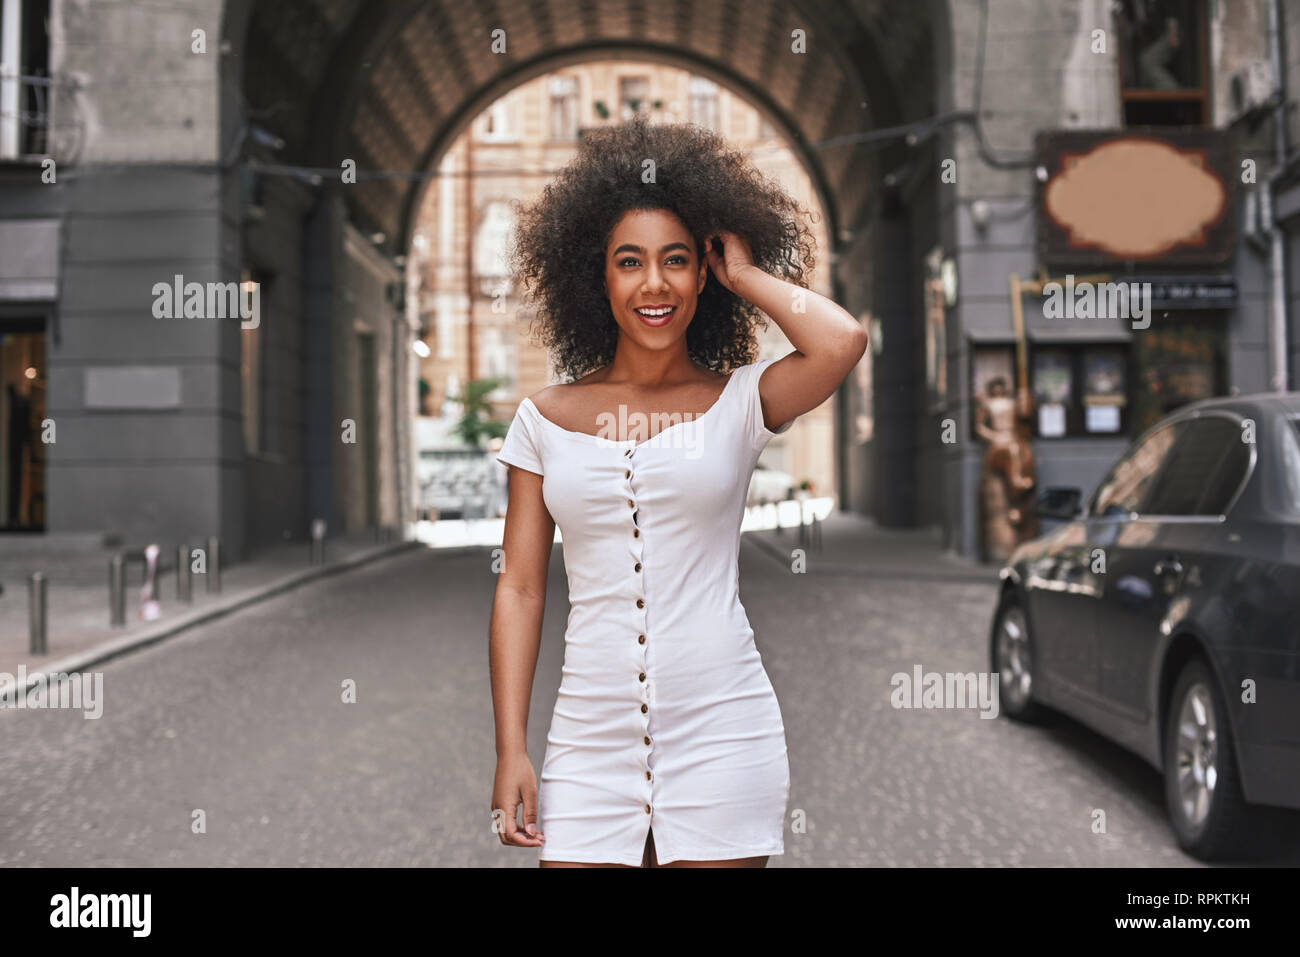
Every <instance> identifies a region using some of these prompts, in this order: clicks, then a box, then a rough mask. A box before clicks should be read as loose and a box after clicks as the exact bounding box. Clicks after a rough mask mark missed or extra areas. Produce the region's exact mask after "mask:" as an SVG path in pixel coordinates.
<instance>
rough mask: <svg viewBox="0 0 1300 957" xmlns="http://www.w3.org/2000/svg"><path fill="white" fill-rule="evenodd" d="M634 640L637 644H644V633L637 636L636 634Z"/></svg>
mask: <svg viewBox="0 0 1300 957" xmlns="http://www.w3.org/2000/svg"><path fill="white" fill-rule="evenodd" d="M636 640H637V644H640V645H644V644H645V635H637V636H636Z"/></svg>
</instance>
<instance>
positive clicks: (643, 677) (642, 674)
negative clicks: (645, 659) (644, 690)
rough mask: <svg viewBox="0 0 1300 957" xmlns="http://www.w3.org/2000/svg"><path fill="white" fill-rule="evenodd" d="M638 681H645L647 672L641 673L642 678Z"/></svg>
mask: <svg viewBox="0 0 1300 957" xmlns="http://www.w3.org/2000/svg"><path fill="white" fill-rule="evenodd" d="M636 680H637V681H645V672H644V671H643V672H641V676H640V677H639V678H637V679H636Z"/></svg>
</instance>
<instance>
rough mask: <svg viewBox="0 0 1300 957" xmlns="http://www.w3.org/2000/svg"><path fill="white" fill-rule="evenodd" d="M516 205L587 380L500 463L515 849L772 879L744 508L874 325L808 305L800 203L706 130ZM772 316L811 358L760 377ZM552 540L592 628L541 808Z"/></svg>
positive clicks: (771, 816) (653, 138) (781, 741)
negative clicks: (741, 574) (773, 457)
mask: <svg viewBox="0 0 1300 957" xmlns="http://www.w3.org/2000/svg"><path fill="white" fill-rule="evenodd" d="M519 212H520V218H519V228H518V230H517V232H516V234H515V242H514V248H513V249H512V250H511V257H510V258H511V262H512V264H513V267H514V269H515V272H516V277H517V278H518V279H520V280H521V281H522V282H523V283H524V284H525V285H527V287H528V288H529V289H530V291H531V292H532V293H533V295H534V298H535V300H536V302H537V307H538V319H539V322H540V327H541V330H542V336H541V339H542V341H543V344H544V345H545V346H547V347H548V348H549V350H550V351H551V354H552V357H553V360H554V361H555V365H556V366H557V367H558V369H559V371H560V373H561V374H562V375H567V376H568V377H570V378H571V380H572V381H569V382H567V383H565V384H561V385H553V386H549V387H548V388H545V389H542V390H541V391H540V392H537V393H536V394H535V395H532V396H530V397H528V398H526V399H525V400H524V401H523V402H522V403H521V404H520V406H519V409H518V411H517V412H516V414H515V417H514V421H513V422H512V423H511V425H510V429H509V431H508V433H507V435H506V438H505V441H504V443H503V444H502V447H501V451H500V454H499V456H498V458H499V460H500V461H502V462H504V463H506V464H507V465H508V466H510V468H509V505H508V508H507V511H506V523H505V538H504V543H503V544H504V555H505V558H504V564H503V566H502V570H501V575H500V578H499V579H498V580H497V588H496V597H495V600H494V602H493V606H492V621H491V626H490V633H491V636H490V652H489V657H490V669H491V678H492V697H493V706H494V710H495V716H496V749H497V768H496V780H495V782H494V783H493V788H492V808H493V815H494V820H495V821H496V826H497V831H498V833H499V835H500V838H501V841H502V843H503V844H507V845H511V846H518V847H536V848H539V858H540V862H541V864H542V866H563V865H568V866H599V865H605V866H619V865H621V866H628V867H637V866H647V865H648V866H651V867H657V866H734V867H762V866H764V865H765V864H766V863H767V858H768V856H769V855H772V854H781V853H784V842H783V834H784V824H785V813H786V802H787V798H788V795H789V784H790V771H789V763H788V761H787V756H786V745H785V728H784V725H783V723H782V720H781V711H780V708H779V706H778V704H777V699H776V695H775V693H774V692H773V689H772V684H771V682H770V681H769V680H768V676H767V673H766V671H765V670H764V668H763V665H762V662H761V660H760V658H759V653H758V651H757V649H756V648H755V645H754V633H753V630H752V629H751V628H750V625H749V621H748V619H747V618H746V615H745V610H744V608H743V607H742V606H741V604H740V600H739V597H738V592H737V588H738V577H737V574H738V573H737V561H738V553H739V547H740V525H741V520H742V518H743V516H744V507H745V498H746V492H747V489H748V485H749V479H750V475H751V474H752V472H753V469H754V465H755V463H756V462H757V460H758V455H759V453H760V452H761V451H762V449H763V447H764V446H765V445H766V444H767V442H768V441H769V440H770V439H771V438H772V437H773V436H774V435H776V434H778V433H780V432H784V431H786V430H787V429H788V428H789V427H790V426H791V425H792V424H793V422H794V420H795V418H796V417H798V416H799V415H802V414H803V413H804V412H807V411H808V410H809V409H813V408H816V407H817V406H819V405H820V404H821V403H822V402H823V401H825V400H826V399H827V398H828V397H829V396H830V395H831V394H832V393H833V392H834V391H835V389H836V387H837V386H839V384H840V383H841V382H842V381H843V379H844V378H845V376H847V375H848V373H849V371H850V370H851V369H852V368H853V367H854V365H855V364H856V363H857V361H858V359H859V358H860V357H861V356H862V354H863V352H864V351H865V350H866V347H867V335H866V332H865V331H864V330H863V328H862V326H861V324H859V323H858V322H857V321H856V320H855V319H854V318H853V317H852V316H851V315H849V314H848V313H847V312H845V311H844V310H843V309H841V308H840V307H839V306H837V305H836V304H835V303H833V302H831V301H830V300H828V299H826V298H824V297H822V296H819V295H817V294H816V293H814V292H812V291H810V290H808V289H807V288H806V287H805V285H804V282H805V280H804V277H805V270H809V271H810V270H811V269H812V266H813V264H814V261H815V260H814V256H813V242H812V236H811V230H809V228H808V227H807V226H806V225H804V224H803V223H802V222H800V220H799V218H798V217H799V215H800V214H801V210H800V209H799V207H798V205H797V204H796V203H795V202H794V201H793V200H792V199H791V198H790V197H789V196H788V195H786V194H785V193H784V192H783V191H782V190H781V189H780V187H779V186H777V185H776V184H775V183H774V182H772V181H771V180H768V179H766V178H764V177H763V176H762V174H761V173H759V171H758V170H756V169H755V168H754V167H753V166H752V165H751V164H750V162H749V161H748V159H747V157H745V156H744V154H742V153H740V152H738V151H732V150H730V149H728V148H727V146H726V144H725V141H723V140H722V139H721V138H720V137H718V136H716V135H714V134H712V133H710V132H708V131H706V130H704V129H702V128H700V127H697V126H692V125H686V124H683V125H650V124H648V123H646V122H645V121H644V120H643V119H641V118H638V119H637V120H635V121H633V122H631V123H629V124H626V125H624V126H620V127H610V128H605V129H601V130H598V131H596V132H593V133H592V134H590V135H589V136H588V138H587V139H585V140H584V142H583V144H582V147H581V148H580V150H579V152H578V155H577V156H576V157H575V158H574V159H573V161H572V162H571V163H570V164H569V165H568V166H567V167H566V168H565V169H564V170H563V171H562V172H561V173H560V175H559V177H558V178H557V179H556V180H555V181H554V182H553V183H552V184H551V185H550V186H548V187H547V189H546V190H545V191H544V192H543V194H542V196H541V198H540V199H539V201H538V202H537V203H536V204H534V205H533V206H531V207H529V208H527V209H523V210H520V211H519ZM710 271H712V277H710V275H709V273H710ZM782 277H785V278H782ZM759 310H761V311H762V312H764V313H766V314H767V315H768V316H770V317H772V318H773V319H774V320H775V321H776V323H777V324H778V325H779V326H780V327H781V330H782V331H783V332H784V333H785V334H786V336H787V337H788V338H789V340H790V342H791V343H792V344H793V346H794V351H793V352H791V353H789V354H788V355H786V356H784V357H782V358H781V359H779V360H773V359H763V360H759V361H753V354H754V350H755V340H754V327H755V325H756V324H757V323H759V322H760V321H761V316H760V315H759ZM724 369H730V372H729V374H723V372H722V370H724ZM666 423H667V424H666ZM556 524H558V525H559V527H560V532H561V535H562V537H563V540H564V565H565V571H566V573H567V577H568V585H569V602H570V612H569V616H568V623H567V627H566V630H565V654H564V674H563V679H562V681H561V683H560V688H559V694H558V697H557V700H556V704H555V711H554V713H553V715H552V718H551V724H550V730H549V733H548V735H547V747H546V756H545V759H544V761H543V764H542V774H541V786H540V790H539V787H538V783H537V776H536V774H535V773H534V771H533V766H532V764H531V763H530V761H529V759H528V754H527V750H526V740H525V738H526V735H525V729H526V726H527V722H528V705H529V699H530V696H531V693H532V681H533V673H534V670H535V667H536V663H537V652H538V645H539V642H540V638H541V625H542V612H543V609H544V606H545V596H546V574H547V565H548V562H549V559H550V554H551V544H552V541H553V536H554V533H555V526H556ZM521 804H522V805H523V824H522V826H521V825H520V824H519V823H518V821H517V820H516V815H517V813H518V808H519V806H520V805H521Z"/></svg>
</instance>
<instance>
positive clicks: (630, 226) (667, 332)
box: [605, 209, 708, 349]
mask: <svg viewBox="0 0 1300 957" xmlns="http://www.w3.org/2000/svg"><path fill="white" fill-rule="evenodd" d="M707 273H708V267H707V266H706V265H705V264H704V263H703V262H702V261H701V260H700V258H699V256H697V255H696V252H695V242H694V241H693V240H692V239H691V234H690V232H689V231H688V230H687V229H686V226H685V224H683V223H682V221H681V220H680V219H678V218H677V217H676V216H675V215H673V214H672V213H670V212H669V211H668V210H665V209H650V210H644V209H637V210H630V211H628V212H627V213H626V214H625V215H624V216H623V218H622V219H621V220H619V222H618V225H617V226H615V227H614V232H613V235H612V236H611V237H610V241H609V245H608V246H607V247H606V249H605V291H606V292H607V293H608V294H609V307H610V311H611V312H612V313H613V314H614V319H615V320H616V321H617V322H618V326H619V329H620V330H621V332H622V334H623V335H625V336H631V337H632V339H633V340H634V341H635V342H637V343H638V344H639V345H642V346H645V347H646V348H650V349H662V348H665V347H667V346H668V345H670V344H672V343H673V342H675V341H676V340H677V339H679V338H681V337H683V336H685V335H686V327H687V326H689V325H690V323H691V319H692V318H694V316H695V302H696V299H697V298H698V297H699V294H700V293H701V292H702V291H703V289H704V282H705V279H706V277H707ZM664 306H667V307H669V308H668V310H667V311H666V312H665V310H664V309H662V308H657V309H656V308H653V307H664ZM647 309H649V310H650V311H651V312H652V313H662V314H661V315H653V314H651V315H647V314H645V312H643V311H638V310H647Z"/></svg>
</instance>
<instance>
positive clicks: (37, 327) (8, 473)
mask: <svg viewBox="0 0 1300 957" xmlns="http://www.w3.org/2000/svg"><path fill="white" fill-rule="evenodd" d="M45 392H46V369H45V323H44V321H43V320H40V319H35V320H3V321H0V531H6V532H13V531H24V532H41V531H44V530H45V442H44V441H43V437H42V429H43V425H42V423H44V421H45Z"/></svg>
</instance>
